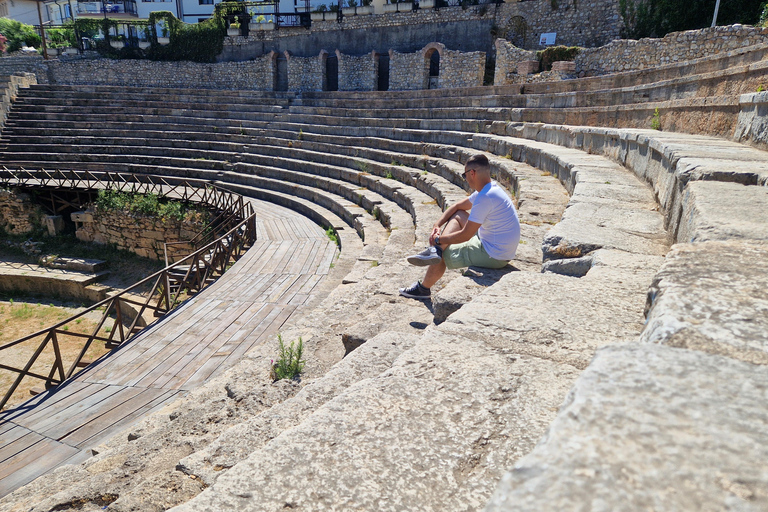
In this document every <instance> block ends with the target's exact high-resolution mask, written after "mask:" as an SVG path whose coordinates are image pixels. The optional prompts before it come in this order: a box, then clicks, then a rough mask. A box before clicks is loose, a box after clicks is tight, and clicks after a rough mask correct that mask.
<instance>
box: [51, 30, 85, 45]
mask: <svg viewBox="0 0 768 512" xmlns="http://www.w3.org/2000/svg"><path fill="white" fill-rule="evenodd" d="M45 36H46V38H47V39H48V41H50V47H51V48H66V47H69V46H72V47H77V38H76V37H75V31H74V30H73V29H72V28H51V29H48V30H46V31H45Z"/></svg>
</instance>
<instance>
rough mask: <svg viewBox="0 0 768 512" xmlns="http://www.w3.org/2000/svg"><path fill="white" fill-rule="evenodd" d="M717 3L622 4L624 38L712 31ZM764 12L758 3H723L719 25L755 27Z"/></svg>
mask: <svg viewBox="0 0 768 512" xmlns="http://www.w3.org/2000/svg"><path fill="white" fill-rule="evenodd" d="M715 1H716V0H689V1H687V2H681V1H680V0H619V13H620V14H621V18H622V21H623V22H624V29H623V32H622V37H627V38H632V39H639V38H641V37H664V36H665V35H667V34H668V33H670V32H679V31H682V30H692V29H699V28H705V27H709V26H710V25H711V24H712V16H713V14H714V13H715ZM764 10H765V6H764V5H763V4H758V2H756V1H755V0H728V1H727V2H720V10H719V12H718V15H717V24H718V25H732V24H734V23H741V24H743V25H754V24H756V23H758V21H759V19H760V15H761V13H762V12H763V11H764Z"/></svg>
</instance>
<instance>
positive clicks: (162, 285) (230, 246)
mask: <svg viewBox="0 0 768 512" xmlns="http://www.w3.org/2000/svg"><path fill="white" fill-rule="evenodd" d="M4 171H8V170H7V169H4ZM26 172H28V173H31V174H34V173H33V172H30V171H26ZM82 172H86V171H82ZM3 174H4V173H3V172H0V183H2V175H3ZM88 174H90V175H93V174H98V173H88ZM106 174H108V173H106ZM144 176H146V175H144ZM88 181H90V180H88ZM222 190H224V189H222ZM226 192H228V193H229V194H233V195H238V196H239V194H234V193H232V192H229V191H226ZM204 196H205V194H204V193H203V194H202V195H201V196H200V197H204ZM232 204H233V205H237V207H238V208H240V211H241V212H242V213H243V214H247V216H245V217H244V218H242V220H241V221H240V222H238V223H237V224H236V225H234V226H233V227H232V228H231V229H229V230H228V231H227V232H226V233H225V234H224V235H223V236H221V237H219V238H218V239H216V240H214V241H212V242H210V243H208V244H206V245H205V246H204V247H202V248H200V249H198V250H196V251H195V252H193V253H192V254H190V255H188V256H186V257H184V258H183V259H181V260H179V261H178V262H176V263H173V264H171V265H168V266H166V267H165V268H163V269H162V270H159V271H157V272H155V273H154V274H152V275H150V276H148V277H146V278H144V279H142V280H141V281H139V282H138V283H135V284H133V285H132V286H130V287H129V288H127V289H125V290H123V291H122V292H120V293H118V294H116V295H114V296H112V297H109V298H107V299H104V300H102V301H100V302H98V303H96V304H94V305H92V306H91V307H89V308H87V309H86V310H84V311H82V312H80V313H78V314H76V315H74V316H72V317H70V318H67V319H66V320H63V321H61V322H59V323H57V324H55V325H53V326H51V327H48V328H46V329H42V330H40V331H38V332H36V333H33V334H30V335H27V336H24V337H23V338H20V339H17V340H14V341H12V342H9V343H6V344H4V345H0V352H2V351H3V350H7V349H10V348H12V347H14V346H16V345H19V344H21V343H24V342H26V341H29V340H33V339H35V338H37V337H40V336H43V340H42V342H41V343H40V344H39V345H38V347H37V348H36V349H35V351H34V353H33V354H32V356H31V357H30V359H29V361H28V362H27V364H26V365H25V366H24V367H23V368H16V367H13V366H10V365H7V364H0V369H3V370H7V371H11V372H15V373H18V376H17V377H16V379H15V380H14V382H13V384H12V385H11V386H10V388H9V389H8V391H7V392H6V393H5V395H4V397H3V399H2V400H0V409H2V408H3V407H4V406H5V404H6V403H7V402H8V400H9V399H10V398H11V396H12V395H13V393H14V392H15V391H16V389H17V388H18V386H19V384H20V383H21V382H22V380H23V379H24V378H26V377H31V378H36V379H38V380H43V381H44V382H45V383H46V387H51V386H55V385H58V384H60V383H61V382H63V381H64V380H66V379H68V378H70V377H71V376H72V375H74V373H75V371H76V370H77V368H78V366H79V365H80V363H81V361H82V360H83V358H84V356H85V354H86V352H87V351H88V348H89V347H90V346H91V344H92V343H93V342H94V341H103V342H104V343H105V346H106V348H108V349H110V350H111V349H114V348H116V347H118V346H121V345H122V344H123V343H125V342H127V341H130V340H132V339H133V338H134V337H135V336H136V335H137V334H138V333H139V332H141V330H142V329H144V328H145V327H146V326H141V325H139V322H140V320H141V319H142V315H143V314H144V313H145V312H147V311H148V310H149V311H152V312H153V315H154V316H155V317H161V316H164V315H166V314H167V313H168V312H169V311H171V310H172V309H173V308H174V307H176V306H177V305H178V304H179V299H180V297H181V295H182V293H184V292H188V293H193V294H194V293H199V292H200V291H201V290H203V289H204V288H206V287H207V286H208V285H210V284H211V283H213V282H214V281H215V279H216V278H218V277H219V276H221V275H222V274H224V272H225V271H226V270H227V269H228V268H229V266H230V264H231V263H232V262H233V261H237V260H238V259H240V257H241V256H242V255H243V254H244V253H245V251H246V250H247V249H248V248H249V247H250V246H252V245H253V243H254V242H255V241H256V239H257V234H256V214H255V213H254V212H253V208H252V207H251V205H250V204H249V203H246V202H244V201H243V198H242V196H239V201H232ZM148 283H153V284H152V288H151V290H150V292H149V293H148V294H147V296H146V299H145V300H144V301H138V300H135V299H132V298H130V297H129V294H131V293H132V292H133V291H135V290H138V289H141V288H143V287H144V286H145V285H146V284H148ZM121 303H126V304H132V305H135V306H138V307H139V309H138V311H137V313H136V316H135V318H134V319H133V320H132V321H130V322H124V321H123V314H122V310H121V307H120V306H121ZM99 308H104V312H103V314H102V316H101V319H100V321H99V322H98V324H97V325H96V327H95V328H94V330H93V332H92V333H91V334H83V333H76V332H70V331H69V330H68V329H67V328H66V327H67V326H68V325H69V324H70V323H73V322H76V321H77V320H78V319H79V318H81V317H83V316H84V315H86V314H88V313H89V312H92V311H95V310H97V309H99ZM110 315H114V319H112V318H110ZM110 320H112V326H111V329H110V331H109V336H104V335H99V332H100V331H101V330H102V328H104V327H105V325H107V324H108V322H109V321H110ZM64 335H66V336H74V337H78V338H83V339H84V340H85V341H84V345H83V347H82V349H81V350H80V352H79V353H78V355H77V357H76V358H75V360H74V361H73V362H72V364H71V365H70V366H69V367H68V368H66V369H65V367H64V360H63V358H62V355H61V350H60V347H59V339H58V337H59V336H64ZM49 343H50V344H51V346H52V347H53V351H54V355H55V358H54V361H53V363H51V367H50V371H48V374H47V375H45V374H44V373H36V372H33V371H31V368H32V366H33V365H34V364H35V362H36V361H37V359H38V357H39V356H40V355H41V354H42V352H43V350H44V349H45V348H46V347H47V346H48V344H49ZM0 360H3V358H2V357H1V356H0Z"/></svg>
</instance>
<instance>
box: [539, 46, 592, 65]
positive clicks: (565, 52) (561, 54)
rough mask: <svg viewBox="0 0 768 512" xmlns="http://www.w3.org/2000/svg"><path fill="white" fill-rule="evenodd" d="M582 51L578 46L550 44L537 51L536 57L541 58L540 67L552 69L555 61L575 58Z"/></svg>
mask: <svg viewBox="0 0 768 512" xmlns="http://www.w3.org/2000/svg"><path fill="white" fill-rule="evenodd" d="M580 51H581V48H579V47H578V46H550V47H549V48H547V49H545V50H539V51H538V52H536V58H537V59H538V60H539V65H540V69H541V70H542V71H549V70H551V69H552V63H553V62H557V61H561V60H573V59H575V58H576V55H578V54H579V52H580Z"/></svg>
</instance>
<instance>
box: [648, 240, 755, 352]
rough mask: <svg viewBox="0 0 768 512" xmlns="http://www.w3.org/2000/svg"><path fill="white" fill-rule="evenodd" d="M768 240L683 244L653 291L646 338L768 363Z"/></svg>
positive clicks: (668, 257) (653, 285)
mask: <svg viewBox="0 0 768 512" xmlns="http://www.w3.org/2000/svg"><path fill="white" fill-rule="evenodd" d="M766 261H768V242H744V241H728V242H705V243H698V244H678V245H676V246H674V247H673V249H672V251H670V253H669V255H668V256H667V261H666V262H665V263H664V265H663V266H662V268H661V270H660V271H659V273H658V274H657V275H656V278H655V279H654V282H653V284H652V286H651V289H650V291H649V295H648V305H647V309H648V312H647V318H648V320H647V324H646V328H645V330H644V331H643V334H642V337H641V339H642V340H643V341H649V342H653V343H663V344H666V345H670V346H674V347H683V348H690V349H695V350H702V351H704V352H708V353H712V354H718V355H726V356H729V357H732V358H736V359H740V360H742V361H747V362H750V363H754V364H762V365H765V364H768V273H766V271H765V266H766Z"/></svg>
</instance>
